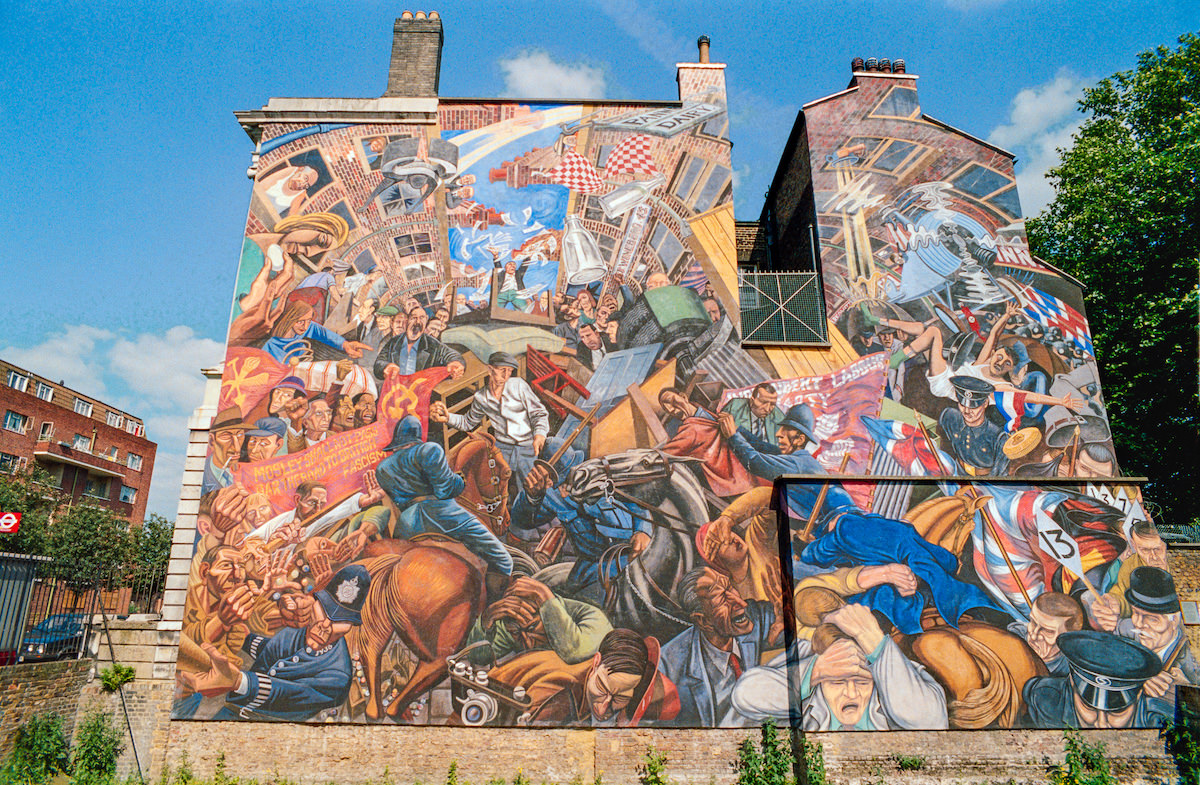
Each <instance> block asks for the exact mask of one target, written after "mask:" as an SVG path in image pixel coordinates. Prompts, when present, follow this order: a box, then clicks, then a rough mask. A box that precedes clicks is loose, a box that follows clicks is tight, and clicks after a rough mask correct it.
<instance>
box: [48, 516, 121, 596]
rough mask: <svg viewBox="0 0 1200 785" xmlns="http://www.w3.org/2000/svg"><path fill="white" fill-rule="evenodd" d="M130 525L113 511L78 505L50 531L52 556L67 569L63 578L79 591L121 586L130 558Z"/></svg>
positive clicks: (59, 517)
mask: <svg viewBox="0 0 1200 785" xmlns="http://www.w3.org/2000/svg"><path fill="white" fill-rule="evenodd" d="M129 541H130V535H129V524H128V523H126V522H125V520H124V519H123V518H121V517H120V516H118V515H117V514H116V513H115V512H113V511H112V510H109V509H107V508H105V507H99V506H97V505H94V504H76V505H74V506H73V507H71V509H70V510H68V511H67V512H65V513H63V514H60V515H59V516H58V517H57V518H55V520H54V525H53V526H52V527H51V528H50V547H49V555H51V556H53V557H54V558H55V559H56V560H57V561H58V562H59V563H60V564H61V565H62V568H63V569H64V572H63V573H61V574H60V575H61V577H62V579H63V580H64V581H65V582H66V583H67V584H68V585H70V586H71V588H73V589H75V590H76V591H78V590H80V589H85V588H88V587H91V586H93V585H96V582H97V581H98V580H99V581H101V582H103V583H106V584H108V585H110V586H111V585H116V584H118V583H120V582H121V581H122V580H123V579H124V578H125V577H126V576H125V573H126V568H127V565H128V557H129Z"/></svg>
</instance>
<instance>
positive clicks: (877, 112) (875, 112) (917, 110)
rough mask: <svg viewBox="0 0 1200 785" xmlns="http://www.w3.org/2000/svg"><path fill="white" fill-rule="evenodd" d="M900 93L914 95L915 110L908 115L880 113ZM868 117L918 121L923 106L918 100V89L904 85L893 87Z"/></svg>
mask: <svg viewBox="0 0 1200 785" xmlns="http://www.w3.org/2000/svg"><path fill="white" fill-rule="evenodd" d="M899 91H904V92H906V93H912V98H913V110H912V111H911V112H909V113H908V114H907V115H901V114H886V113H885V112H882V111H880V110H881V109H882V108H883V107H884V105H885V104H887V103H889V102H890V101H891V100H892V97H893V96H894V95H896V94H897V93H898V92H899ZM867 116H868V117H873V118H879V119H886V120H916V119H918V118H920V116H921V104H920V101H918V100H917V88H915V87H907V86H904V85H893V86H892V87H891V88H889V89H888V91H887V92H886V93H884V94H883V97H882V98H880V99H879V101H878V102H877V103H876V104H875V107H874V108H873V109H871V111H870V113H868V115H867Z"/></svg>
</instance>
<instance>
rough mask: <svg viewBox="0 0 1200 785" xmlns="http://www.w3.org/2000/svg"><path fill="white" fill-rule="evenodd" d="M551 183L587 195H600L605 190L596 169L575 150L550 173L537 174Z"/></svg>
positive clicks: (564, 155)
mask: <svg viewBox="0 0 1200 785" xmlns="http://www.w3.org/2000/svg"><path fill="white" fill-rule="evenodd" d="M535 174H540V175H541V176H542V177H544V178H546V179H547V180H549V181H550V182H553V183H559V184H560V185H565V186H566V187H568V188H570V189H571V190H572V191H579V192H580V193H585V194H594V193H600V192H601V191H604V190H605V185H604V181H603V180H601V179H600V175H599V173H598V172H597V171H596V167H594V166H592V162H591V161H589V160H588V159H586V158H584V157H583V156H582V155H580V154H579V153H577V152H575V151H574V150H567V151H566V152H565V153H563V157H562V160H561V161H559V162H558V166H556V167H554V168H553V169H551V170H550V171H548V172H535Z"/></svg>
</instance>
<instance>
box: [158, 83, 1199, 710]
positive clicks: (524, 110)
mask: <svg viewBox="0 0 1200 785" xmlns="http://www.w3.org/2000/svg"><path fill="white" fill-rule="evenodd" d="M892 103H895V104H896V106H894V107H893V106H892V105H891V104H889V105H888V106H889V110H888V111H889V112H892V114H889V115H888V117H889V118H893V119H889V120H887V122H888V123H891V124H892V125H890V126H889V127H888V128H887V129H885V130H887V131H888V133H889V136H887V137H886V138H884V137H882V136H870V135H868V134H866V133H865V132H864V133H859V132H858V131H854V133H853V134H851V135H850V136H848V137H846V138H839V139H836V140H831V141H830V140H825V139H824V138H823V137H814V139H813V140H812V141H813V144H812V146H813V149H814V151H815V153H814V155H815V157H816V158H819V159H820V161H819V163H817V164H814V167H813V169H814V172H815V174H816V177H817V182H816V187H817V192H818V210H819V213H820V222H821V232H822V237H823V238H824V240H825V243H824V244H825V248H824V251H825V269H824V282H825V285H826V288H827V298H828V304H829V309H830V314H831V321H830V334H831V336H832V339H831V343H832V346H831V347H830V348H828V349H810V350H805V352H804V358H803V359H802V358H801V357H800V354H801V353H800V352H799V351H798V350H785V349H770V350H760V349H755V350H746V349H744V348H743V347H742V346H741V344H740V340H739V334H738V329H737V314H738V308H737V302H736V285H733V282H734V281H735V280H736V276H735V275H734V268H735V257H734V248H733V220H732V204H731V187H732V185H731V180H732V177H731V165H730V156H729V143H728V140H727V127H728V122H727V115H726V111H725V106H724V99H723V96H722V95H721V94H719V93H712V94H708V95H700V96H697V97H696V98H694V99H692V100H689V101H686V102H685V103H684V104H683V105H682V106H675V105H663V106H648V105H637V106H618V105H608V104H606V105H603V106H587V105H550V104H537V105H522V104H517V103H497V104H466V103H454V102H443V103H442V104H441V107H440V109H439V119H438V123H437V125H432V124H430V125H417V124H414V125H403V124H392V125H322V126H302V125H284V124H275V125H268V126H265V127H264V131H265V132H264V136H263V143H262V156H261V159H260V162H259V168H258V174H257V177H256V182H255V186H254V191H253V197H252V200H251V206H250V212H249V216H248V219H247V225H246V236H245V240H244V243H243V247H242V254H241V264H240V267H239V272H238V282H237V290H236V291H237V300H236V303H235V306H234V309H233V317H232V321H231V324H230V329H229V347H228V353H227V356H226V362H225V372H224V378H223V383H222V391H221V397H220V404H219V409H220V411H219V413H218V415H217V417H216V419H215V421H214V423H213V425H212V429H211V435H210V446H209V453H208V457H207V463H206V468H205V473H204V480H203V488H202V491H203V497H202V499H201V503H200V514H199V520H198V528H199V536H198V540H197V543H196V551H195V556H194V559H193V565H192V572H191V583H190V589H189V596H188V602H187V609H186V617H185V621H184V628H183V635H182V637H181V645H180V657H179V666H178V674H179V682H178V688H179V694H178V699H177V701H176V704H175V711H174V714H175V716H176V717H178V718H196V719H245V720H290V721H308V722H398V723H410V724H411V723H421V724H424V723H430V724H467V725H485V724H486V725H529V724H533V725H562V726H605V725H619V726H633V725H668V726H671V725H674V726H679V727H732V726H744V725H752V724H757V723H758V722H759V721H760V720H761V719H762V718H763V717H766V716H775V717H780V718H784V717H787V716H788V714H789V705H790V706H791V713H792V715H793V716H800V715H801V714H802V715H803V718H804V719H803V721H804V723H805V725H806V726H808V727H812V728H822V729H826V728H844V729H882V728H945V727H958V728H974V727H1016V726H1022V725H1025V726H1030V725H1032V726H1045V727H1059V726H1062V725H1064V724H1085V725H1086V724H1096V723H1098V722H1101V721H1104V722H1109V723H1116V724H1120V723H1125V724H1138V725H1141V724H1153V723H1154V722H1156V721H1157V719H1158V718H1159V717H1161V716H1166V715H1167V714H1168V713H1169V707H1168V706H1167V701H1168V700H1169V699H1170V696H1171V692H1170V690H1169V685H1170V684H1171V683H1174V682H1179V681H1190V680H1191V679H1192V678H1193V675H1200V674H1195V673H1194V672H1195V670H1196V663H1195V660H1194V659H1193V658H1192V655H1191V654H1190V652H1189V651H1188V650H1187V643H1186V639H1184V638H1183V637H1182V632H1181V629H1182V628H1181V626H1180V618H1179V606H1178V598H1177V597H1175V595H1174V590H1173V587H1172V586H1171V583H1170V578H1169V576H1167V574H1166V573H1165V572H1163V569H1162V568H1163V567H1165V550H1164V548H1163V545H1162V541H1161V539H1159V538H1158V535H1157V533H1156V532H1155V531H1154V528H1153V526H1152V525H1151V524H1149V523H1148V522H1146V516H1145V513H1144V511H1143V510H1142V508H1141V504H1140V497H1139V496H1138V494H1137V491H1136V488H1129V487H1125V486H1118V485H1114V484H1112V482H1111V481H1105V480H1097V482H1096V483H1094V484H1080V483H1079V482H1078V481H1074V482H1069V483H1068V484H1067V485H1065V486H1061V487H1059V486H1054V487H1050V486H1047V485H1045V484H1044V483H1043V482H1042V480H1043V479H1044V478H1047V477H1055V476H1058V475H1063V476H1080V475H1083V476H1092V475H1095V476H1098V477H1101V478H1103V477H1108V476H1110V475H1112V474H1114V473H1115V464H1114V461H1113V459H1112V452H1111V442H1109V439H1108V432H1107V426H1106V423H1105V418H1104V410H1103V404H1102V403H1101V400H1100V395H1099V390H1098V387H1097V385H1096V375H1095V362H1094V359H1093V358H1092V355H1091V347H1090V343H1089V341H1088V333H1087V325H1086V323H1085V322H1084V320H1083V318H1082V316H1081V315H1080V310H1079V309H1080V305H1079V295H1078V292H1077V291H1076V290H1075V288H1074V286H1073V284H1071V283H1070V282H1068V281H1065V280H1064V279H1063V278H1062V276H1060V275H1059V274H1057V273H1056V272H1055V271H1053V270H1050V269H1049V268H1046V267H1044V266H1042V265H1040V264H1039V263H1037V262H1036V261H1035V260H1033V259H1031V258H1030V257H1029V255H1028V253H1027V251H1026V250H1025V246H1024V237H1023V234H1022V232H1021V230H1020V228H1019V225H1018V224H1015V223H1014V222H1015V220H1016V206H1015V197H1014V196H1005V194H1008V193H1009V192H1010V190H1011V182H1012V180H1011V163H1009V165H1008V170H1007V171H1004V170H1001V171H1000V172H999V173H997V172H995V171H993V170H991V169H988V170H987V172H989V173H990V174H985V173H983V172H977V171H975V170H974V169H970V168H969V166H970V165H971V160H969V159H971V157H972V156H973V155H985V154H986V155H990V153H987V151H986V150H985V148H981V147H979V146H977V145H973V143H972V145H973V146H969V147H970V150H968V151H967V152H962V151H961V150H960V151H958V152H956V153H955V154H954V155H957V156H958V157H959V158H961V159H962V162H963V166H967V167H968V168H967V169H964V170H962V171H960V170H959V169H954V170H953V171H949V170H948V167H950V168H953V167H951V166H950V164H951V163H953V162H952V161H951V159H952V158H954V156H953V155H949V154H943V153H942V152H940V151H938V150H937V148H936V144H935V143H934V142H931V141H930V140H929V138H928V133H929V129H930V128H934V127H933V126H930V125H929V124H928V123H923V122H921V121H920V119H919V117H918V116H917V115H916V114H914V112H916V109H915V108H912V107H910V111H909V114H908V115H896V114H895V113H897V112H903V111H904V109H905V106H906V104H904V101H902V100H900V99H899V98H897V99H894V100H893V101H892ZM895 117H908V120H902V119H895ZM814 127H818V128H819V123H816V124H815V125H814ZM906 129H912V132H911V133H909V131H908V130H906ZM934 130H936V132H937V133H938V134H944V135H946V136H947V137H949V136H950V135H949V134H947V133H946V132H944V131H943V130H942V129H940V128H934ZM906 134H908V135H907V136H906ZM921 134H924V136H920V138H921V139H924V140H925V141H923V142H920V143H917V142H915V141H911V140H910V137H911V138H917V137H916V136H914V135H921ZM843 135H844V134H843ZM826 141H828V144H826ZM823 145H824V146H825V147H828V148H829V149H828V150H823V149H821V148H822V146H823ZM897 145H899V146H897ZM905 145H907V147H905ZM922 145H924V147H922ZM981 150H982V151H983V153H979V152H978V151H981ZM972 151H974V152H972ZM984 168H986V167H984ZM988 177H993V180H987V178H988ZM994 178H999V179H994ZM1006 189H1009V190H1006ZM984 191H987V193H983V192H984ZM1064 385H1065V386H1064ZM838 472H841V473H844V474H876V475H888V474H891V475H910V476H911V475H916V476H918V477H928V478H929V479H919V480H908V481H906V482H903V483H901V482H896V481H886V480H885V481H881V482H879V483H873V482H865V481H858V482H846V483H844V484H838V483H823V482H821V481H820V480H819V478H818V479H816V480H813V479H809V480H790V481H788V488H787V491H786V493H784V494H782V495H781V496H780V499H781V500H782V501H781V503H778V504H774V505H773V503H772V482H773V481H774V480H776V479H777V478H779V477H782V476H785V475H794V474H803V475H821V474H827V473H838ZM975 475H988V476H992V475H1004V476H1002V477H1000V478H999V479H992V480H989V481H988V484H984V483H983V482H975V481H972V480H971V479H970V478H971V477H973V476H975ZM963 476H966V477H967V479H966V480H964V479H962V477H963ZM953 477H957V478H959V479H948V478H953ZM1013 477H1015V478H1016V479H1013ZM938 478H941V479H938ZM1022 478H1023V479H1022ZM1030 478H1040V479H1038V480H1034V479H1030ZM776 508H781V509H780V512H778V513H777V512H776ZM779 520H782V521H783V525H784V526H786V529H785V532H784V534H785V536H784V537H782V538H781V537H780V536H779V524H778V523H777V521H779ZM781 547H782V550H781ZM789 616H794V619H795V625H791V624H785V621H787V620H788V618H789ZM793 626H794V629H793ZM789 653H790V656H789ZM1164 663H1165V665H1164ZM1097 717H1102V719H1101V720H1098V719H1096V718H1097Z"/></svg>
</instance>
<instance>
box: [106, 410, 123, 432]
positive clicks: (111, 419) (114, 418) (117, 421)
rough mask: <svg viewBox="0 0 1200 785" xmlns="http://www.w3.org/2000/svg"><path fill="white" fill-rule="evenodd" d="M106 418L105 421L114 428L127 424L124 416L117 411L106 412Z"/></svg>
mask: <svg viewBox="0 0 1200 785" xmlns="http://www.w3.org/2000/svg"><path fill="white" fill-rule="evenodd" d="M104 419H105V421H107V422H108V424H109V425H111V426H112V427H114V428H120V427H122V426H124V425H125V418H124V416H122V415H120V414H117V413H116V412H108V413H106V414H105V416H104Z"/></svg>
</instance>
